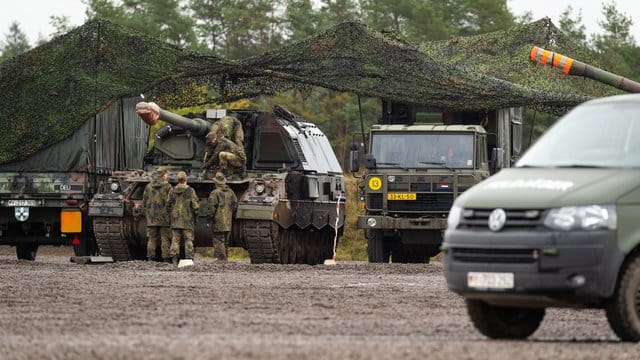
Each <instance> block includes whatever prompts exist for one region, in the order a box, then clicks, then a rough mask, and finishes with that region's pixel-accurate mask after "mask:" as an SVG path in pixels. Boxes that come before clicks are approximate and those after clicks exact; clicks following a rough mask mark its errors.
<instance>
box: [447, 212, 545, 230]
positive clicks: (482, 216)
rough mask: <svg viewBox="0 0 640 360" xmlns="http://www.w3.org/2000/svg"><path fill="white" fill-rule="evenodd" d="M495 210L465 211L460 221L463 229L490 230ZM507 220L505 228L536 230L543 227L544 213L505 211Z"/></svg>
mask: <svg viewBox="0 0 640 360" xmlns="http://www.w3.org/2000/svg"><path fill="white" fill-rule="evenodd" d="M493 210H494V209H464V211H463V217H462V219H461V221H460V227H461V228H484V229H488V228H489V225H488V221H489V215H490V214H491V212H492V211H493ZM504 211H505V213H506V214H507V220H506V222H505V224H504V228H505V229H506V228H535V227H538V226H542V222H543V220H542V219H544V216H543V215H544V212H543V211H542V210H538V209H529V210H506V209H505V210H504Z"/></svg>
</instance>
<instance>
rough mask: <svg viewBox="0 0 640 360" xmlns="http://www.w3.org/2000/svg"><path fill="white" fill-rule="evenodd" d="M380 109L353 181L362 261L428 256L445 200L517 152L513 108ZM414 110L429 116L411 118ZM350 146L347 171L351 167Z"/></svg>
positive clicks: (354, 160)
mask: <svg viewBox="0 0 640 360" xmlns="http://www.w3.org/2000/svg"><path fill="white" fill-rule="evenodd" d="M383 110H384V111H383V118H382V123H383V124H381V125H373V126H372V127H371V131H370V133H369V142H368V147H366V149H368V154H366V157H365V160H364V163H365V168H366V170H365V173H364V176H363V182H362V185H361V200H362V201H363V202H364V204H363V206H362V207H364V209H365V212H366V213H365V214H364V215H360V216H358V222H357V227H358V228H359V229H364V232H365V236H366V238H367V253H368V258H369V261H370V262H389V260H390V259H391V260H392V261H393V262H429V259H430V257H432V256H434V255H436V254H437V253H438V252H439V251H440V245H441V243H442V231H443V230H444V229H445V228H446V218H447V215H448V213H449V209H450V208H451V205H452V204H453V201H454V200H455V199H456V198H457V197H458V196H459V195H460V194H462V193H463V192H465V191H466V190H467V189H469V188H470V187H471V186H473V185H475V184H477V183H479V182H480V181H482V180H484V179H486V178H487V177H489V176H490V174H492V173H493V172H495V171H497V170H499V169H500V168H502V167H509V166H510V164H511V162H512V161H514V160H515V159H516V158H517V157H518V154H519V153H520V148H521V137H522V135H521V134H522V125H521V109H520V108H511V109H503V110H498V111H491V112H441V113H421V112H420V111H419V110H420V109H418V108H416V107H410V106H406V105H402V104H396V103H392V104H388V103H386V102H383ZM421 117H422V118H427V119H429V120H430V121H432V122H431V123H416V122H415V121H416V119H420V118H421ZM434 118H435V119H434ZM434 121H435V122H434ZM357 152H358V150H357V148H354V150H352V153H351V161H350V163H351V165H350V166H351V169H350V170H351V171H352V172H356V171H358V170H359V159H358V155H357ZM489 154H491V156H490V155H489Z"/></svg>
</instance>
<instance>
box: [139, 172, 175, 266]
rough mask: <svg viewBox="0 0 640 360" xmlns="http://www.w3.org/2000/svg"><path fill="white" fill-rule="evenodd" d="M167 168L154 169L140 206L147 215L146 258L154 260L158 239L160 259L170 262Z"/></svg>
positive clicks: (169, 188)
mask: <svg viewBox="0 0 640 360" xmlns="http://www.w3.org/2000/svg"><path fill="white" fill-rule="evenodd" d="M167 178H168V174H167V168H166V167H164V166H161V167H159V168H157V169H156V173H155V175H154V176H153V179H152V180H151V182H150V183H148V184H147V186H146V187H145V188H144V194H143V195H142V207H143V208H144V212H145V215H146V217H147V239H148V242H147V260H149V261H154V260H156V246H157V244H158V240H160V244H161V246H160V248H161V250H162V259H163V260H164V261H165V262H171V258H170V255H169V239H170V236H171V228H170V226H171V220H170V219H169V213H167V201H168V200H169V192H170V191H171V185H170V184H169V183H168V182H167Z"/></svg>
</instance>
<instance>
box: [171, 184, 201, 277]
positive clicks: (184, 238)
mask: <svg viewBox="0 0 640 360" xmlns="http://www.w3.org/2000/svg"><path fill="white" fill-rule="evenodd" d="M167 206H168V209H169V211H170V214H171V234H172V237H171V251H170V254H171V258H172V261H173V263H174V264H175V265H177V264H178V261H179V260H180V243H181V242H184V255H185V258H187V259H193V231H194V229H195V223H196V219H197V217H198V209H199V208H200V202H199V200H198V196H197V195H196V191H195V190H193V188H192V187H190V186H189V185H187V174H186V173H185V172H184V171H180V172H179V173H178V184H177V185H176V186H175V187H174V188H173V190H171V193H170V195H169V203H168V204H167Z"/></svg>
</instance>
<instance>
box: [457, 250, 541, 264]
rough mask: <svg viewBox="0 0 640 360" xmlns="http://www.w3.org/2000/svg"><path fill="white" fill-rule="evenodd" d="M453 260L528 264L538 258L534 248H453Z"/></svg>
mask: <svg viewBox="0 0 640 360" xmlns="http://www.w3.org/2000/svg"><path fill="white" fill-rule="evenodd" d="M451 253H452V256H453V260H454V261H460V262H470V263H509V264H529V263H534V262H536V261H537V259H538V250H536V249H472V248H453V249H451Z"/></svg>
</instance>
